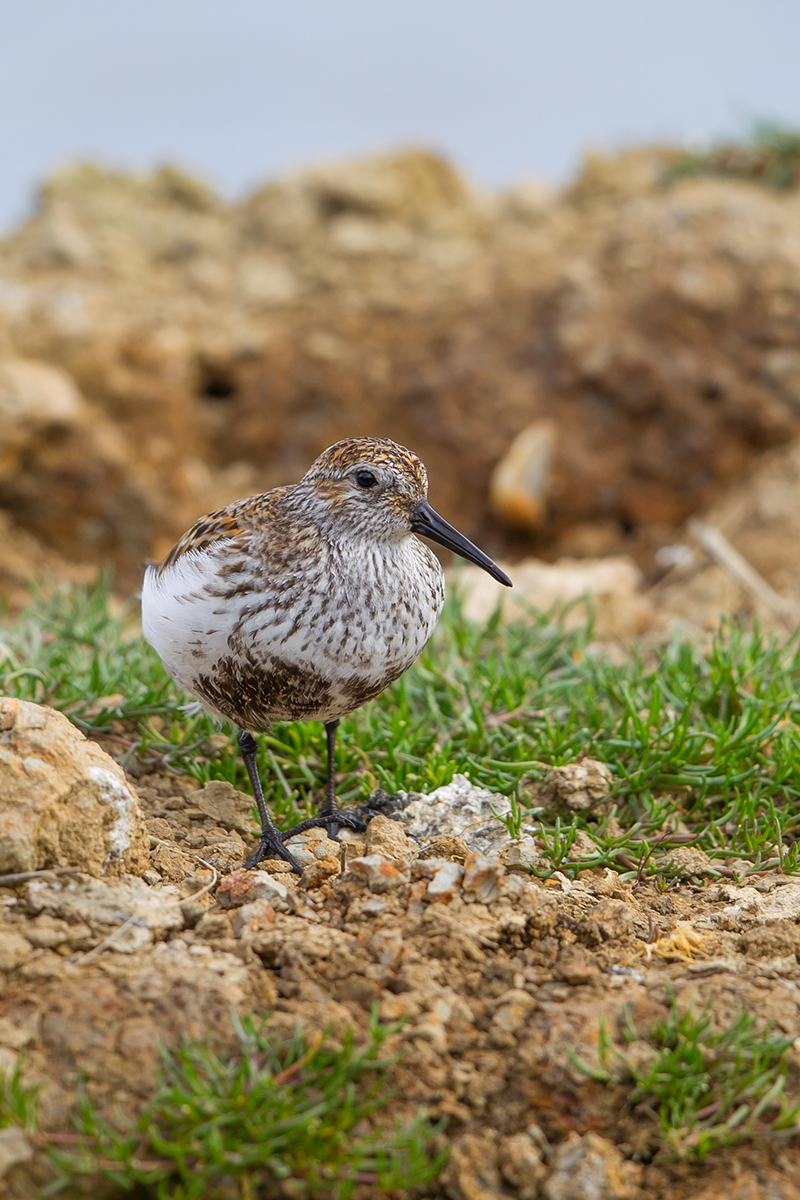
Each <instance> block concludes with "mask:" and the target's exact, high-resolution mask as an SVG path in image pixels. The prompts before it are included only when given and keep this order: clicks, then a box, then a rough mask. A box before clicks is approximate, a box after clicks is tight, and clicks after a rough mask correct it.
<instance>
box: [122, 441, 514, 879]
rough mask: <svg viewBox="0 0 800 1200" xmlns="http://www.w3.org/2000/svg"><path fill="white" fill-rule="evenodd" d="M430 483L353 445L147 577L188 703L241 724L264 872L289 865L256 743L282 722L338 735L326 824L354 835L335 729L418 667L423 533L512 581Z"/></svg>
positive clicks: (396, 449)
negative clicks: (456, 521) (446, 515)
mask: <svg viewBox="0 0 800 1200" xmlns="http://www.w3.org/2000/svg"><path fill="white" fill-rule="evenodd" d="M427 487H428V480H427V474H426V472H425V468H424V466H423V465H422V463H421V462H420V461H419V459H418V458H417V457H416V455H415V454H413V453H412V452H411V451H410V450H406V449H405V448H404V447H403V446H398V445H397V444H396V443H395V442H392V441H390V440H389V439H387V438H349V439H347V440H346V441H343V442H339V443H337V444H336V445H335V446H332V447H331V448H330V449H328V450H326V451H325V452H324V453H323V454H321V455H320V457H319V458H318V459H317V461H316V462H315V463H314V464H313V465H312V467H311V468H310V470H309V471H308V472H307V474H306V475H305V476H304V477H303V479H302V480H300V482H299V483H297V484H294V485H293V486H290V487H283V488H276V489H275V490H274V491H271V492H267V493H265V494H264V495H260V496H252V497H249V498H248V499H245V500H239V501H237V502H236V503H234V504H230V505H228V506H227V507H226V508H224V509H220V510H218V511H217V512H213V513H209V514H208V516H206V517H203V518H201V519H200V520H199V521H198V522H196V524H195V525H194V526H193V527H192V528H191V529H190V530H189V531H188V533H186V534H185V535H184V537H183V538H181V540H180V541H179V542H178V543H177V545H176V546H175V547H174V548H173V549H172V550H171V551H170V553H169V554H168V555H167V557H166V559H165V560H164V562H163V563H162V564H160V565H159V566H155V567H152V568H149V569H148V572H147V575H146V578H145V585H144V589H143V593H142V610H143V627H144V631H145V635H146V637H147V638H148V640H149V641H150V642H151V643H152V645H154V646H155V648H156V649H157V650H158V652H159V654H160V655H161V657H162V659H163V660H164V663H165V665H166V666H167V668H168V670H169V671H170V672H171V673H172V674H173V675H174V677H175V678H176V679H177V680H178V681H179V682H180V683H181V684H182V685H183V686H184V687H185V688H186V690H187V691H188V692H190V693H191V694H192V695H194V696H195V697H196V698H197V699H198V700H199V701H200V702H201V704H203V705H204V706H205V707H206V708H207V709H208V710H209V711H210V712H211V713H213V714H214V715H215V716H217V717H219V718H222V719H228V720H231V721H233V722H234V723H235V724H236V725H238V726H239V729H240V737H239V740H240V746H241V747H242V751H243V754H244V756H245V763H246V765H247V769H248V773H249V774H250V778H251V781H252V783H253V788H254V791H255V794H256V799H257V801H258V803H259V809H260V811H261V817H262V823H263V826H264V833H263V837H262V846H261V849H260V852H259V855H257V856H256V858H255V859H254V860H253V862H255V861H258V858H259V856H260V857H263V856H264V854H266V853H267V852H272V853H280V854H282V855H283V856H284V857H287V858H289V860H290V861H292V862H293V860H292V858H291V855H290V854H288V852H287V851H286V849H285V847H283V843H282V842H281V840H280V836H279V835H278V833H277V831H276V830H275V828H274V826H273V825H272V822H271V820H270V818H269V815H268V813H267V811H266V806H265V805H264V802H263V795H262V794H261V784H260V781H259V780H258V775H257V772H256V771H255V742H254V741H253V738H252V734H253V733H254V732H258V731H261V730H264V729H266V728H268V726H269V724H270V723H271V722H272V721H277V720H319V721H322V722H323V723H324V724H325V725H326V727H327V729H328V745H329V776H328V788H327V795H326V802H325V805H324V806H323V810H322V812H321V815H320V818H319V821H321V822H323V823H325V824H326V825H327V826H328V828H329V831H330V832H331V835H332V836H333V835H334V834H335V832H336V828H337V827H338V826H340V825H342V824H351V825H352V824H353V823H354V822H353V820H352V819H350V818H348V817H347V816H346V814H343V813H341V812H340V811H339V810H338V808H337V807H336V803H335V796H334V791H333V759H332V749H333V740H332V739H333V736H334V733H335V729H336V726H337V725H338V722H339V720H340V719H341V717H343V716H346V715H347V714H348V713H350V712H353V711H354V710H355V709H356V708H359V707H360V706H361V705H362V704H365V703H366V702H367V701H368V700H371V699H373V698H374V697H375V696H377V695H379V694H380V692H381V691H383V689H384V688H385V687H387V686H388V684H389V683H391V682H392V681H393V680H395V679H397V678H398V677H399V676H400V675H402V673H403V672H404V671H406V670H407V669H408V667H410V666H411V664H412V663H413V662H414V661H415V660H416V659H417V657H418V656H419V654H420V653H421V651H422V648H423V647H424V645H425V642H426V641H427V639H428V637H429V636H430V634H431V632H432V631H433V628H434V626H435V624H436V621H437V619H438V616H439V612H440V611H441V607H442V603H443V600H444V582H443V576H442V571H441V567H440V566H439V563H438V560H437V559H436V557H435V556H434V555H433V554H432V552H431V551H430V550H429V549H428V547H427V546H426V545H425V544H424V543H423V542H421V541H420V540H419V538H418V537H417V536H415V533H424V534H426V535H427V536H430V537H432V538H434V540H437V541H439V542H441V543H442V544H443V545H446V546H448V547H449V548H450V549H453V550H455V551H456V552H458V553H462V554H464V555H466V556H467V557H469V558H471V559H472V560H473V561H475V562H478V563H480V565H482V566H483V567H485V569H487V570H489V571H490V572H491V573H492V574H494V575H495V576H496V577H497V578H500V579H502V580H503V581H504V582H507V580H506V578H505V576H504V575H503V574H502V572H500V571H499V570H498V568H497V567H495V566H494V564H493V563H492V562H491V560H489V559H487V558H486V556H485V555H484V554H482V552H481V551H479V550H478V549H477V548H476V547H475V546H473V545H472V544H471V543H470V542H467V540H466V539H465V538H463V537H462V535H460V534H459V533H457V531H456V530H454V529H453V528H452V526H449V525H448V524H447V523H446V522H444V521H442V519H441V517H438V516H437V514H436V513H434V511H433V510H432V509H431V507H430V505H429V504H428V503H427V500H426V494H427ZM312 823H313V822H312ZM306 824H307V823H306ZM355 824H356V825H357V824H358V822H355ZM287 836H288V835H287ZM249 865H252V863H251V864H249Z"/></svg>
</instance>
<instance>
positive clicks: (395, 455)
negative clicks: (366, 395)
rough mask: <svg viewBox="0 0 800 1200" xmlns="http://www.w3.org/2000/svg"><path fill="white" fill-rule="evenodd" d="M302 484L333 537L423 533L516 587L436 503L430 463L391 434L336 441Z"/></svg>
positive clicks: (382, 539)
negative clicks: (430, 491)
mask: <svg viewBox="0 0 800 1200" xmlns="http://www.w3.org/2000/svg"><path fill="white" fill-rule="evenodd" d="M299 486H300V488H301V489H302V491H303V492H304V493H305V494H306V496H307V497H308V499H310V500H312V503H313V507H314V509H315V510H316V512H317V514H318V519H320V523H321V524H324V525H325V526H326V527H327V531H328V532H329V533H330V534H332V535H333V536H334V537H338V536H343V537H347V538H350V537H358V538H363V539H366V540H367V541H372V542H387V541H393V540H396V539H398V538H402V537H408V536H409V535H411V534H414V533H416V534H422V535H423V536H424V537H427V538H430V539H431V541H434V542H438V544H439V545H440V546H444V547H446V548H447V549H448V550H452V551H454V552H455V553H456V554H460V555H461V557H462V558H466V559H469V561H470V562H473V563H476V564H477V565H478V566H479V567H482V568H483V569H484V571H487V572H488V573H489V574H490V575H491V576H493V578H494V579H497V580H498V581H499V582H500V583H503V584H505V585H506V587H511V580H510V579H509V578H508V576H507V575H506V574H505V572H503V571H501V570H500V568H499V567H498V566H496V565H495V563H493V562H492V560H491V559H490V558H489V557H488V556H487V555H486V554H484V553H483V551H482V550H479V549H478V547H477V546H474V545H473V544H472V542H470V541H469V540H468V539H467V538H465V537H464V535H463V534H461V533H459V532H458V530H457V529H454V528H453V526H452V525H450V524H449V523H448V522H447V521H445V520H444V518H443V517H440V516H439V514H438V513H437V512H435V511H434V510H433V509H432V508H431V506H430V504H429V503H428V500H427V496H428V473H427V471H426V470H425V467H424V466H423V464H422V463H421V462H420V460H419V459H418V458H417V456H416V454H414V453H413V451H411V450H407V449H406V448H405V446H399V445H398V444H397V442H393V441H391V440H390V439H389V438H371V437H361V438H347V439H345V441H342V442H337V443H336V445H335V446H331V447H329V449H327V450H324V451H323V452H322V454H320V456H319V458H318V459H317V460H316V462H315V463H314V464H313V466H312V467H311V468H310V469H309V471H308V472H307V473H306V475H305V476H304V477H303V479H302V481H301V484H300V485H299Z"/></svg>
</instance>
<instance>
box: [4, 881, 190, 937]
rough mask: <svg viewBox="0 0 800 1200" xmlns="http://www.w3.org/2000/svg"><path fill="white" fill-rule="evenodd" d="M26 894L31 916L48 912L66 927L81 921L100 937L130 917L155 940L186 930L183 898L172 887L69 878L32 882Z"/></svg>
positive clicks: (135, 924)
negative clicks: (56, 881)
mask: <svg viewBox="0 0 800 1200" xmlns="http://www.w3.org/2000/svg"><path fill="white" fill-rule="evenodd" d="M25 892H26V908H27V910H28V912H29V913H30V914H39V913H46V914H49V915H50V916H53V917H57V918H59V919H60V920H62V921H65V922H67V924H74V923H76V922H78V921H80V922H82V923H83V924H85V925H87V926H89V928H90V929H92V930H93V931H94V932H96V933H99V934H100V935H101V936H105V935H106V934H107V933H108V932H109V931H110V929H112V928H114V927H117V926H119V925H120V924H122V923H123V922H125V921H128V920H129V919H131V918H132V919H133V924H134V927H139V928H140V929H146V930H149V932H150V934H151V935H152V939H154V940H156V941H160V940H162V939H163V938H166V937H167V936H169V934H171V933H173V932H176V931H178V930H180V929H183V923H184V922H183V914H182V913H181V909H180V903H181V895H180V892H179V891H178V889H177V888H176V887H174V886H173V885H171V884H168V885H162V886H161V887H149V886H148V885H147V884H146V883H144V882H143V881H142V880H138V879H132V878H131V877H128V879H127V880H126V881H124V882H122V881H116V882H106V881H105V880H99V879H91V878H84V879H83V880H77V881H73V880H71V879H66V880H65V882H64V883H61V884H59V883H51V882H48V881H47V880H43V879H33V880H31V881H30V883H26V884H25ZM130 937H134V935H130ZM152 939H151V940H152ZM124 940H125V939H124V938H123V941H124ZM120 944H122V942H121V943H120Z"/></svg>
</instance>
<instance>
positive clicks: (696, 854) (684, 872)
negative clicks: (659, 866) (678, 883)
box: [661, 846, 714, 877]
mask: <svg viewBox="0 0 800 1200" xmlns="http://www.w3.org/2000/svg"><path fill="white" fill-rule="evenodd" d="M661 861H662V862H663V863H664V865H665V866H668V867H669V868H670V869H671V870H673V871H677V873H678V874H679V875H680V876H683V877H685V876H691V875H706V874H707V873H708V872H709V871H713V869H714V868H713V867H712V865H711V859H710V858H709V856H708V855H707V854H706V852H705V850H700V849H699V848H698V847H697V846H677V847H676V848H675V849H674V850H669V851H667V853H666V854H665V855H664V857H663V859H662V860H661Z"/></svg>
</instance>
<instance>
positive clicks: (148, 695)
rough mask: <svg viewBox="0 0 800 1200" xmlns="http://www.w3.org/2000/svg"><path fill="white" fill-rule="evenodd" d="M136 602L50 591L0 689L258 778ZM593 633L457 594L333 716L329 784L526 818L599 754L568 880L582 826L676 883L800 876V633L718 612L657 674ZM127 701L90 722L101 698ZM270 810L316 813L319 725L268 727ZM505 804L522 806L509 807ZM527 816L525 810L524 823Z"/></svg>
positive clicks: (90, 725)
mask: <svg viewBox="0 0 800 1200" xmlns="http://www.w3.org/2000/svg"><path fill="white" fill-rule="evenodd" d="M134 618H135V612H133V611H131V612H124V611H123V612H112V611H110V610H109V603H108V591H107V586H105V585H102V584H101V585H98V587H96V588H95V589H93V590H92V591H89V592H85V591H80V590H75V589H65V590H61V591H58V592H57V593H56V594H54V595H52V596H50V597H49V598H47V597H40V598H39V599H38V601H37V603H36V604H35V606H34V608H33V609H32V610H31V612H30V613H28V614H27V615H25V616H24V617H23V618H22V619H21V620H19V621H18V622H17V623H16V624H15V625H13V626H10V627H8V628H7V629H5V630H0V645H1V646H2V648H0V691H2V692H3V693H5V694H11V695H16V696H20V697H24V698H27V699H31V700H35V701H38V702H43V703H48V704H52V705H53V706H55V707H56V708H59V709H61V710H62V711H63V712H65V713H66V714H67V715H68V716H69V717H70V719H71V720H73V721H74V722H75V723H76V724H77V725H78V726H80V727H81V728H82V729H84V730H86V732H87V733H90V734H91V735H93V736H95V737H97V738H98V739H99V740H100V741H101V744H103V745H105V746H107V747H108V748H109V749H111V750H114V752H115V753H117V754H121V755H122V756H123V758H124V759H127V760H129V761H130V760H132V759H134V758H138V759H139V761H141V762H144V763H152V764H161V765H167V766H168V767H170V768H172V769H174V770H175V771H178V772H185V771H188V772H191V773H192V774H194V775H195V776H196V777H197V779H198V780H199V781H200V782H204V781H207V780H209V779H227V780H230V781H231V782H232V783H234V784H236V786H238V787H240V788H242V789H243V790H248V789H247V783H246V778H245V774H244V770H243V767H242V765H241V762H240V760H239V758H238V756H237V754H236V752H235V742H234V739H233V736H232V731H231V730H230V729H229V730H228V733H229V734H231V736H230V737H229V739H228V741H227V742H226V744H225V745H224V746H223V748H222V749H221V751H219V752H215V753H211V752H209V748H208V744H207V740H208V738H209V735H211V734H212V733H214V732H217V733H218V732H219V731H218V730H216V729H215V726H214V724H213V722H212V721H211V720H210V719H209V718H208V717H207V716H206V715H205V714H204V713H202V712H197V711H196V710H195V708H194V707H193V706H191V705H188V706H187V698H186V697H185V696H184V695H183V694H182V693H181V691H180V690H179V689H178V688H177V687H176V685H175V684H174V683H173V682H172V681H171V680H170V679H169V678H168V677H167V676H166V674H165V672H164V670H163V668H162V667H161V664H160V662H159V660H158V658H157V656H156V655H155V653H154V652H153V651H152V650H151V649H150V648H149V647H148V646H147V645H146V644H145V643H144V642H143V641H142V639H141V637H140V635H139V634H138V632H137V627H136V624H135V619H134ZM589 638H590V631H589V630H578V631H572V632H566V631H565V630H564V628H563V627H562V625H561V624H560V623H559V622H558V621H557V620H554V619H552V618H550V619H548V618H546V617H541V618H538V619H536V620H534V621H532V623H530V624H528V625H523V624H519V625H506V624H503V623H501V622H500V621H498V620H497V619H496V618H493V619H492V620H490V621H489V622H488V623H486V624H485V625H482V626H472V625H468V624H466V623H465V622H464V621H463V620H462V618H461V616H460V613H459V609H458V605H457V604H456V603H455V602H452V601H451V602H450V603H449V604H448V606H447V609H446V612H445V615H444V616H443V618H442V621H441V622H440V625H439V628H438V630H437V632H436V634H435V636H434V638H433V639H432V641H431V643H430V645H429V647H428V649H427V650H426V652H425V654H424V655H423V656H422V658H421V659H420V661H419V662H418V663H417V665H416V666H415V667H414V668H412V670H410V671H409V672H407V674H406V675H404V676H403V677H402V678H401V679H400V680H399V681H398V682H397V683H396V684H394V685H393V686H392V687H391V688H389V689H388V690H387V691H386V693H384V695H383V696H382V697H381V698H380V699H379V700H377V701H375V702H373V703H372V704H369V705H367V706H366V707H365V708H364V709H362V710H360V711H359V712H357V713H355V714H354V715H353V716H352V717H350V718H348V719H347V720H346V721H344V722H343V723H342V728H341V732H340V737H339V750H338V770H339V784H338V791H339V796H340V799H341V800H342V801H344V802H345V803H347V802H355V801H361V800H366V799H367V797H368V795H369V793H370V791H371V790H372V789H373V788H376V787H380V788H384V789H386V790H387V791H389V792H394V791H397V790H406V791H430V790H431V789H433V788H435V787H438V786H439V785H440V784H444V783H447V782H449V780H451V779H452V777H453V775H454V774H455V773H456V772H462V773H464V774H466V775H468V776H469V777H470V778H471V779H472V780H473V781H474V782H475V783H478V784H482V785H484V786H486V787H489V788H491V789H493V790H495V791H498V792H501V793H503V794H505V795H507V796H510V797H512V798H513V799H514V801H515V802H516V803H517V805H518V806H519V810H520V811H521V813H522V816H523V818H524V820H525V821H526V822H530V820H531V813H530V799H529V797H530V794H531V793H530V784H531V783H532V782H533V781H536V780H538V779H541V778H543V777H544V776H545V775H546V773H547V771H548V769H549V767H550V766H552V765H561V764H565V763H569V762H571V761H573V760H574V759H576V758H577V757H578V755H580V754H581V753H588V754H591V755H594V756H596V757H597V758H599V759H601V760H602V761H603V762H605V763H607V764H608V765H609V767H610V768H611V770H612V772H613V774H614V779H615V783H614V792H613V800H614V808H613V810H612V812H611V813H609V814H607V815H606V816H605V817H604V818H603V819H602V820H600V821H587V820H586V819H585V818H584V817H581V816H576V817H573V816H570V815H568V814H567V815H565V814H561V815H557V814H551V813H540V814H538V816H537V817H536V818H535V819H536V821H538V822H539V823H540V831H539V836H540V840H541V843H542V848H543V853H545V855H546V857H548V859H549V862H550V867H549V870H555V869H561V870H565V871H568V872H571V873H573V874H574V873H575V872H576V871H577V870H578V867H577V866H576V864H574V863H570V861H569V859H568V855H569V852H570V847H571V845H572V843H573V842H574V840H575V836H576V834H577V832H578V831H579V830H581V829H583V830H585V831H586V832H588V834H589V836H590V837H591V839H592V842H593V845H594V847H595V853H594V854H592V855H590V856H589V857H588V858H585V859H584V860H583V861H582V864H581V865H582V866H610V867H612V868H614V869H615V870H617V871H619V872H620V873H621V874H622V875H623V877H625V878H629V879H633V878H640V879H641V878H646V877H649V876H653V875H658V876H660V877H662V878H669V877H670V875H671V874H674V871H671V868H670V867H669V852H670V851H671V850H674V848H675V847H677V846H681V845H694V846H697V847H699V848H700V849H702V850H705V851H706V852H707V853H708V854H709V855H711V856H712V858H713V860H714V867H713V873H715V874H717V875H720V876H725V875H728V876H730V875H731V874H733V873H734V870H736V871H738V870H740V869H742V868H741V864H737V865H736V867H735V868H732V867H730V866H729V865H728V863H729V862H730V861H731V860H735V859H743V860H745V861H746V862H747V863H749V864H750V866H749V869H750V870H752V871H765V870H775V869H781V870H783V871H785V872H796V871H797V870H798V858H799V856H800V851H799V850H798V834H799V833H800V737H799V736H798V734H799V732H800V731H799V729H798V715H799V714H800V698H799V696H798V694H799V693H800V645H799V644H798V639H797V638H796V637H795V638H792V639H790V640H788V641H781V640H779V639H777V638H775V637H772V636H766V635H764V634H762V633H760V632H759V631H758V630H756V631H755V632H746V631H744V630H741V629H737V628H736V627H734V626H733V625H730V624H724V625H723V627H722V628H721V630H720V632H719V634H718V636H717V638H716V639H715V641H714V644H713V646H712V647H711V649H710V650H708V651H706V652H703V651H701V650H699V649H697V648H696V647H694V646H692V645H691V644H690V643H688V642H686V641H681V640H680V639H676V640H675V641H674V642H673V643H672V644H671V645H670V646H668V647H666V648H665V649H664V651H663V652H662V653H661V654H660V656H659V659H658V662H657V663H656V665H655V666H647V667H646V666H644V665H643V664H642V662H641V661H639V660H638V659H637V658H636V656H635V654H634V656H633V657H632V659H631V661H630V662H627V663H625V664H623V665H612V664H610V663H609V662H608V661H605V660H604V659H603V658H602V657H601V656H597V655H592V654H589V653H587V645H588V642H589ZM113 694H117V695H119V696H121V699H120V700H119V701H118V702H115V703H113V704H112V705H111V707H110V708H108V709H107V710H106V711H103V712H100V713H99V714H98V715H94V716H91V717H90V716H88V715H87V710H88V709H90V707H91V706H92V704H93V703H94V702H95V701H96V700H97V699H98V698H100V697H104V696H109V695H113ZM259 740H260V755H261V759H260V766H261V771H262V777H263V779H264V784H265V791H266V795H267V800H268V803H269V804H270V805H271V806H272V809H273V811H274V812H275V814H276V816H277V819H278V822H279V824H280V823H284V824H285V823H288V822H290V821H294V820H296V819H297V817H298V815H306V814H307V813H308V811H309V805H310V804H311V803H312V802H313V800H314V798H315V796H319V794H320V792H321V789H322V787H323V783H324V740H323V736H322V729H321V726H319V725H317V724H316V723H313V722H311V723H297V724H278V725H275V726H274V727H273V729H272V730H271V731H270V732H269V734H266V735H263V736H262V737H261V738H260V739H259ZM512 815H513V814H512ZM515 819H516V818H515Z"/></svg>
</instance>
